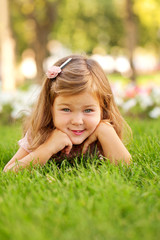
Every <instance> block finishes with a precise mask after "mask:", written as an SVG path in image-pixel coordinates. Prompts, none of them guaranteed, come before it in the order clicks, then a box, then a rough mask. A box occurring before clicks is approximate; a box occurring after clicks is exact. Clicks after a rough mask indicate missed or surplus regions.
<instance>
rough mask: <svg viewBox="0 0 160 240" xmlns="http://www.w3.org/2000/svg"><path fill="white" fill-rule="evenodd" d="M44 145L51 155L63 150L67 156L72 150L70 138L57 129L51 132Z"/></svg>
mask: <svg viewBox="0 0 160 240" xmlns="http://www.w3.org/2000/svg"><path fill="white" fill-rule="evenodd" d="M44 145H45V147H46V148H47V149H48V150H49V151H51V154H52V155H54V154H56V153H58V152H59V151H62V150H64V152H65V153H66V154H69V153H70V151H71V149H72V142H71V140H70V138H69V137H68V135H67V134H66V133H64V132H62V131H60V130H59V129H55V130H53V132H52V133H51V135H50V136H49V138H48V139H47V140H46V141H45V143H44Z"/></svg>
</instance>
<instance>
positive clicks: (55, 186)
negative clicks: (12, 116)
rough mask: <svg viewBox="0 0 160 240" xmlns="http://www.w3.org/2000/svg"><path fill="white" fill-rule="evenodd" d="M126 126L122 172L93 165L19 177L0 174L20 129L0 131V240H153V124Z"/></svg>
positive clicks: (159, 224) (156, 163) (158, 222)
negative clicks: (127, 162)
mask: <svg viewBox="0 0 160 240" xmlns="http://www.w3.org/2000/svg"><path fill="white" fill-rule="evenodd" d="M129 124H130V125H131V128H132V130H133V142H132V143H131V144H130V146H129V150H130V152H131V154H132V156H133V164H132V165H131V166H130V167H128V168H127V167H124V166H113V165H111V164H110V163H108V162H101V161H99V160H98V159H96V158H95V159H93V160H92V161H91V160H88V161H86V162H85V161H84V160H82V161H81V163H77V162H76V163H75V165H74V166H71V165H70V164H68V163H67V162H65V161H64V162H63V164H62V165H61V166H60V167H58V166H57V165H55V164H54V163H51V164H47V165H46V166H45V167H43V168H37V169H32V170H31V172H29V171H27V170H25V171H23V172H19V173H18V174H14V173H11V172H7V173H4V172H2V169H3V167H4V165H5V163H7V162H8V160H9V159H10V158H11V157H12V155H13V154H14V152H15V151H16V149H17V145H16V141H17V140H18V139H19V138H20V136H21V128H20V127H19V126H18V125H16V126H12V127H7V126H1V127H0V139H1V140H0V168H1V174H0V239H1V240H3V239H7V240H8V239H10V240H12V239H16V240H21V239H27V240H33V239H34V240H42V239H45V240H50V239H51V240H52V239H53V240H54V239H56V240H81V239H82V240H90V239H91V240H104V239H107V240H121V239H123V240H124V239H125V240H126V239H132V240H138V239H140V240H141V239H145V240H154V239H155V240H157V239H159V237H160V185H159V184H160V131H159V121H158V120H157V121H153V120H152V121H151V120H143V121H142V120H132V119H130V120H129Z"/></svg>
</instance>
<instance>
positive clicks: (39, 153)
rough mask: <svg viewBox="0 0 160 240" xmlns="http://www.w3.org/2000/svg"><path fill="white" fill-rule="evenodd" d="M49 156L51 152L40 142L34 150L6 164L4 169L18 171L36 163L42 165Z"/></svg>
mask: <svg viewBox="0 0 160 240" xmlns="http://www.w3.org/2000/svg"><path fill="white" fill-rule="evenodd" d="M51 156H52V153H51V152H50V151H48V149H47V148H46V147H45V145H44V144H42V145H41V146H39V147H38V148H37V149H36V150H34V151H33V152H31V153H30V154H28V155H27V156H25V157H23V158H22V159H15V160H14V161H13V162H12V163H10V164H9V165H8V166H7V168H6V169H5V171H8V170H11V171H14V172H18V171H19V170H20V169H22V168H29V167H30V166H35V165H37V164H40V165H41V166H43V165H44V164H45V163H46V162H47V161H48V160H49V159H50V157H51Z"/></svg>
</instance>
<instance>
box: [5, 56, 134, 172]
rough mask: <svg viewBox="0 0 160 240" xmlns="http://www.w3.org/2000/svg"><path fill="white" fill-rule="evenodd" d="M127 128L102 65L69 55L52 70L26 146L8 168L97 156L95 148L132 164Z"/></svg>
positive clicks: (30, 123)
mask: <svg viewBox="0 0 160 240" xmlns="http://www.w3.org/2000/svg"><path fill="white" fill-rule="evenodd" d="M125 127H128V125H127V124H126V123H125V121H124V119H123V118H122V116H121V114H120V112H119V110H118V108H117V106H116V104H115V102H114V98H113V94H112V91H111V87H110V85H109V82H108V79H107V78H106V75H105V73H104V71H103V70H102V68H101V67H100V66H99V64H98V63H97V62H95V61H94V60H91V59H87V58H86V57H83V56H79V55H73V56H70V57H65V58H63V59H61V60H59V61H58V62H57V63H56V64H55V65H54V66H52V67H51V68H50V69H49V70H48V72H47V73H46V78H45V80H44V84H43V86H42V90H41V93H40V96H39V99H38V101H37V104H36V106H35V107H34V109H33V112H32V114H31V116H30V118H29V119H28V122H27V124H26V126H25V131H24V138H23V139H21V140H20V141H19V146H20V148H19V150H18V151H17V153H16V154H15V155H14V156H13V158H12V159H11V160H10V161H9V162H8V164H7V165H6V166H5V168H4V171H5V172H6V171H8V170H12V171H15V172H17V171H18V170H19V169H21V168H27V167H29V166H30V165H31V164H32V165H33V166H34V165H36V164H40V165H42V166H43V165H44V164H45V163H46V162H47V161H48V160H49V159H50V158H54V159H55V161H62V160H63V159H64V158H65V159H66V158H74V157H75V156H77V155H81V154H85V153H86V152H87V154H90V155H91V154H93V152H94V151H95V149H96V151H97V154H98V155H101V156H104V157H106V158H108V159H109V160H110V161H111V162H113V163H115V164H117V163H119V162H124V163H127V164H129V163H130V159H131V155H130V154H129V152H128V151H127V149H126V147H125V146H124V144H123V143H122V135H123V131H124V129H125ZM128 129H129V127H128Z"/></svg>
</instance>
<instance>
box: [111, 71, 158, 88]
mask: <svg viewBox="0 0 160 240" xmlns="http://www.w3.org/2000/svg"><path fill="white" fill-rule="evenodd" d="M108 79H109V80H110V81H112V82H116V81H120V82H122V83H123V84H124V85H125V84H129V83H130V82H131V80H130V79H129V78H128V77H124V76H122V75H121V74H118V73H113V74H109V75H108ZM159 79H160V73H159V72H155V73H152V74H147V75H146V74H139V75H137V78H136V83H137V85H138V86H143V85H144V86H145V85H147V84H151V85H153V84H155V85H158V86H159V85H160V81H159Z"/></svg>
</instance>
